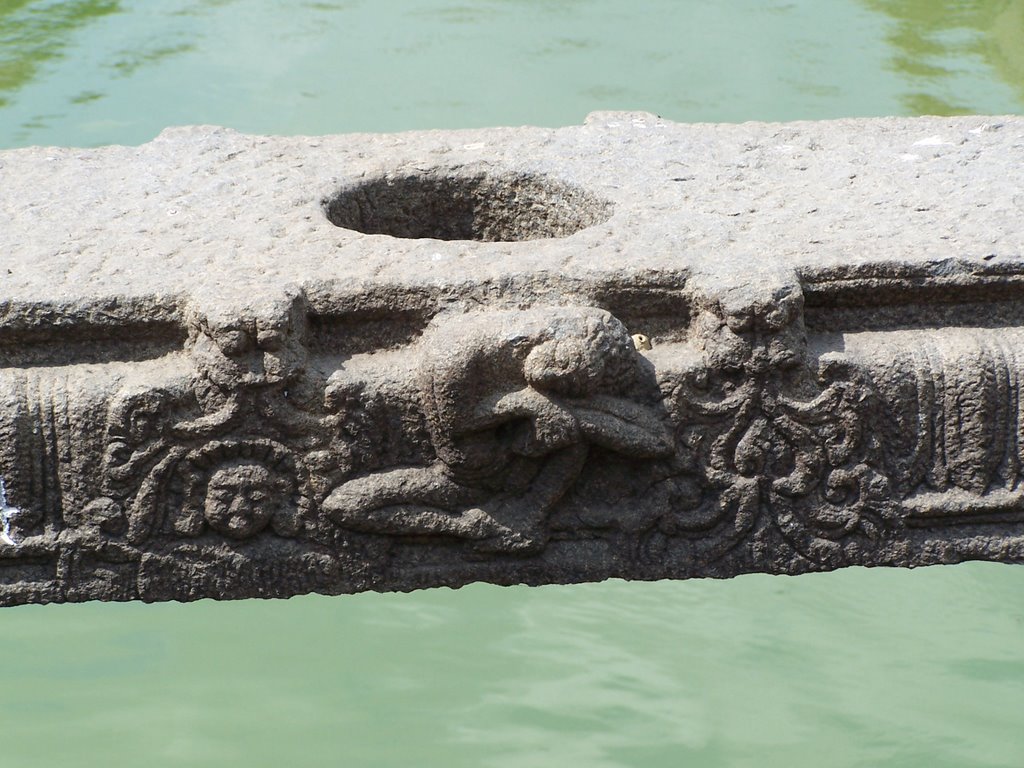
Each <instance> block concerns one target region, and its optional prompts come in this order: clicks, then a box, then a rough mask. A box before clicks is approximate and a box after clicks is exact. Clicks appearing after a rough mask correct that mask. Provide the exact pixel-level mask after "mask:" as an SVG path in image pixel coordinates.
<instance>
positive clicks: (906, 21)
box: [864, 0, 1024, 115]
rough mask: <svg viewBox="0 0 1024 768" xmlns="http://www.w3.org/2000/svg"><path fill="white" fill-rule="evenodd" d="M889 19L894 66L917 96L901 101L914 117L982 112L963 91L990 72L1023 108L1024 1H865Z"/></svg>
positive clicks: (910, 93) (907, 95)
mask: <svg viewBox="0 0 1024 768" xmlns="http://www.w3.org/2000/svg"><path fill="white" fill-rule="evenodd" d="M864 2H865V4H866V5H867V6H868V7H869V8H870V9H872V10H874V11H878V12H880V13H883V14H885V15H886V16H888V17H889V18H890V19H891V20H892V22H893V26H892V29H891V31H890V32H889V33H888V34H887V35H886V40H887V42H888V43H889V44H890V45H891V46H892V47H893V49H894V53H893V55H892V57H891V59H890V65H891V67H892V68H893V69H894V70H895V71H897V72H899V73H900V74H902V75H904V76H906V77H907V79H908V80H909V81H910V83H911V87H912V88H913V90H912V91H910V92H909V93H905V94H904V95H903V96H902V97H901V100H902V102H903V104H904V105H905V106H906V108H907V110H908V111H909V112H910V113H912V114H938V115H957V114H969V113H974V112H978V111H983V110H980V109H979V107H980V106H981V105H980V104H979V103H976V102H975V101H974V100H973V99H974V97H975V94H974V93H972V91H971V90H969V89H966V88H963V87H960V86H961V82H960V81H962V80H964V79H965V78H966V77H970V76H971V75H972V74H974V72H972V70H975V71H976V70H977V69H979V68H980V67H985V68H988V69H990V71H992V72H993V73H995V74H996V75H997V76H998V77H999V78H1000V79H1002V80H1003V81H1004V82H1005V83H1006V84H1008V85H1009V86H1010V87H1011V88H1012V89H1013V91H1014V93H1015V96H1016V99H1017V101H1018V102H1019V103H1024V0H970V1H968V2H965V1H964V0H864Z"/></svg>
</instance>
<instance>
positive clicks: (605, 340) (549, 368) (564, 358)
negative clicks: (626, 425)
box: [523, 308, 639, 397]
mask: <svg viewBox="0 0 1024 768" xmlns="http://www.w3.org/2000/svg"><path fill="white" fill-rule="evenodd" d="M549 333H550V336H551V338H549V339H548V340H546V341H543V342H541V343H540V344H538V345H537V346H536V347H534V348H533V349H532V350H531V351H530V353H529V354H528V355H527V357H526V360H525V361H524V364H523V374H524V377H525V378H526V381H527V382H528V383H529V384H530V385H531V386H532V387H534V388H535V389H537V390H540V391H542V392H550V393H552V394H556V395H562V396H567V397H585V396H587V395H590V394H593V393H595V392H598V391H602V390H606V389H615V388H628V387H630V386H631V385H632V384H633V383H634V379H635V377H636V368H637V365H638V362H639V356H638V353H637V348H636V345H635V343H634V341H633V339H632V338H631V337H630V335H629V332H628V331H627V330H626V328H625V326H624V325H623V324H622V323H621V322H619V320H617V319H616V318H615V317H613V316H612V315H611V314H609V313H608V312H605V311H603V310H595V309H589V308H584V309H580V310H578V311H577V312H576V313H575V314H568V313H567V314H565V315H564V316H563V317H558V318H556V319H554V320H553V321H552V325H551V329H550V331H549Z"/></svg>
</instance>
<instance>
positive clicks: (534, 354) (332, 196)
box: [0, 113, 1024, 604]
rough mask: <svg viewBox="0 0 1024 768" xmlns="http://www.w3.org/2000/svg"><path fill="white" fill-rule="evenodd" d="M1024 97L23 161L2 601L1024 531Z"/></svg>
mask: <svg viewBox="0 0 1024 768" xmlns="http://www.w3.org/2000/svg"><path fill="white" fill-rule="evenodd" d="M1022 209H1024V119H1021V118H1013V117H1001V118H981V117H978V118H973V117H972V118H956V119H945V118H943V119H938V118H922V119H885V120H845V121H836V122H823V123H791V124H754V123H751V124H744V125H678V124H673V123H670V122H666V121H662V120H660V119H658V118H656V117H654V116H651V115H646V114H632V113H601V114H595V115H592V116H591V117H590V118H588V120H587V122H586V124H585V125H584V126H580V127H571V128H563V129H558V130H546V129H538V128H515V129H493V130H479V131H446V132H429V133H410V134H397V135H383V136H380V135H352V136H333V137H315V138H301V137H300V138H266V137H254V136H245V135H241V134H238V133H234V132H232V131H229V130H224V129H220V128H207V127H200V128H179V129H172V130H168V131H166V132H165V133H163V134H162V135H161V136H160V137H158V138H157V139H156V140H155V141H153V142H151V143H149V144H146V145H144V146H142V147H106V148H102V149H96V150H81V149H55V148H32V149H25V150H17V151H10V152H4V153H0V280H2V285H3V291H2V294H0V522H2V531H0V604H16V603H26V602H49V601H79V600H90V599H103V600H130V599H142V600H150V601H153V600H168V599H177V600H191V599H196V598H201V597H217V598H237V597H250V596H286V595H292V594H298V593H303V592H309V591H317V592H324V593H343V592H353V591H358V590H367V589H376V590H394V589H399V590H405V589H414V588H418V587H426V586H434V585H442V584H447V585H460V584H464V583H467V582H470V581H477V580H484V581H490V582H495V583H500V584H511V583H520V582H524V583H529V584H540V583H566V582H577V581H586V580H596V579H603V578H606V577H609V576H620V577H624V578H631V579H659V578H687V577H694V576H714V577H725V576H731V575H735V574H738V573H743V572H750V571H765V572H771V573H802V572H807V571H817V570H827V569H832V568H837V567H842V566H845V565H854V564H862V565H896V566H914V565H927V564H933V563H951V562H957V561H961V560H967V559H988V560H1002V561H1012V562H1017V561H1020V560H1022V559H1024V484H1022V482H1021V481H1022V472H1024V470H1022V466H1024V398H1022V397H1021V388H1022V387H1021V384H1022V382H1024V217H1022V215H1021V213H1022Z"/></svg>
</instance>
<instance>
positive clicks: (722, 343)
mask: <svg viewBox="0 0 1024 768" xmlns="http://www.w3.org/2000/svg"><path fill="white" fill-rule="evenodd" d="M697 306H698V312H697V314H696V317H695V322H694V328H693V332H694V341H695V343H696V344H697V346H698V347H699V348H700V349H701V350H703V352H704V356H705V359H706V361H707V364H708V366H709V367H711V368H713V369H717V370H726V371H730V370H732V371H740V370H743V371H747V372H748V373H759V372H761V371H765V370H768V369H770V368H787V367H792V366H794V365H797V364H799V363H800V361H801V360H803V359H804V353H805V349H806V344H807V339H806V331H805V329H804V323H803V306H804V297H803V292H802V291H801V290H800V286H799V285H798V284H796V283H791V282H782V283H776V282H773V281H770V280H767V281H758V280H756V279H754V278H751V279H750V280H749V281H748V282H744V283H742V284H736V283H730V282H727V281H723V283H722V284H721V285H720V286H717V290H714V291H709V292H705V293H704V294H703V295H702V296H701V297H700V299H699V300H698V301H697Z"/></svg>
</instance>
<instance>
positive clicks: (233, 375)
mask: <svg viewBox="0 0 1024 768" xmlns="http://www.w3.org/2000/svg"><path fill="white" fill-rule="evenodd" d="M192 326H193V332H192V347H191V351H192V354H193V355H194V357H195V358H196V363H197V365H198V367H199V368H200V370H202V371H203V373H205V374H206V375H207V376H208V377H209V378H210V379H211V380H212V381H213V382H214V383H215V384H217V385H218V386H220V387H222V388H225V389H232V388H237V387H267V386H273V385H276V384H283V383H287V382H288V381H289V380H291V379H293V378H295V377H296V376H297V375H298V374H300V373H301V372H302V371H303V370H304V369H305V365H306V357H307V353H306V346H305V341H306V335H307V330H308V320H307V313H306V307H305V301H304V300H303V298H302V296H301V295H299V294H289V295H286V296H284V297H280V298H278V299H276V300H274V299H270V300H261V301H260V303H259V304H258V305H256V304H245V303H241V304H239V303H230V304H227V305H225V306H219V307H218V308H217V309H215V310H212V311H210V312H207V313H205V314H201V315H200V314H196V315H195V316H194V317H193V321H192Z"/></svg>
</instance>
